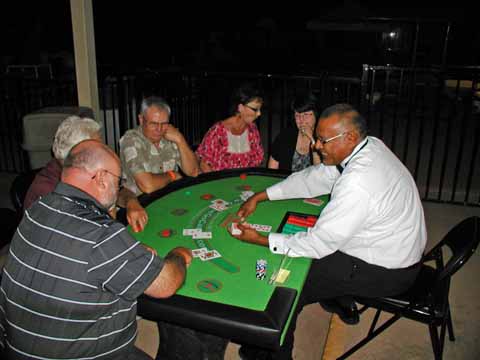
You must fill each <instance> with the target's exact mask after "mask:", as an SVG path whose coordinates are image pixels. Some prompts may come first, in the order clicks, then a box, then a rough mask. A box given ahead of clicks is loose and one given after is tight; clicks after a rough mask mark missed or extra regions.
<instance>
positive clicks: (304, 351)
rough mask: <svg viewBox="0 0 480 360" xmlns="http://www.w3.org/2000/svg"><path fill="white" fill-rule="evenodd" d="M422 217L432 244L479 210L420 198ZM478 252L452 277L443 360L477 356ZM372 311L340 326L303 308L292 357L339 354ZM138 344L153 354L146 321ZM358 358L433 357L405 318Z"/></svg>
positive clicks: (309, 359)
mask: <svg viewBox="0 0 480 360" xmlns="http://www.w3.org/2000/svg"><path fill="white" fill-rule="evenodd" d="M423 205H424V210H425V218H426V221H427V229H428V236H429V240H428V243H427V249H430V248H431V247H433V246H434V245H435V244H436V243H437V242H438V241H439V240H440V239H441V238H442V237H443V236H444V235H445V234H446V233H447V232H448V230H449V229H450V228H452V227H453V226H454V225H456V224H457V223H459V222H460V221H461V220H463V219H465V218H467V217H469V216H472V215H476V216H480V208H472V207H463V206H457V205H445V204H437V203H429V202H425V203H424V204H423ZM478 274H480V252H478V251H477V252H476V253H475V254H474V255H473V256H472V258H471V259H470V260H469V262H468V263H467V264H466V265H465V266H464V268H462V269H461V270H460V271H459V272H458V273H457V274H455V276H454V277H453V280H452V287H451V290H450V294H451V296H450V301H451V307H452V317H453V326H454V331H455V336H456V341H455V342H450V341H448V340H447V341H446V343H445V350H444V359H449V360H450V359H452V360H456V359H458V360H460V359H462V360H467V359H472V360H473V359H479V358H480V302H479V301H478V299H480V282H479V281H476V280H477V279H476V276H478ZM372 316H373V311H372V310H368V311H367V312H365V313H364V314H363V315H362V317H361V321H360V323H359V324H357V325H355V326H348V325H345V324H344V323H343V322H342V321H341V320H339V319H338V318H337V317H336V316H333V317H332V316H331V314H329V313H326V312H325V311H324V310H323V309H322V308H321V307H320V306H319V305H309V306H307V307H306V308H305V309H304V311H302V313H301V315H300V317H299V320H298V321H299V324H298V326H297V329H296V332H295V348H294V354H293V358H294V359H296V360H314V359H316V360H318V359H323V360H331V359H336V358H337V357H338V356H340V355H341V354H343V353H344V352H345V351H346V350H348V349H349V348H350V347H351V346H352V345H354V344H355V343H356V342H357V341H359V340H360V339H361V338H362V337H363V336H365V334H366V333H367V331H368V328H369V325H370V322H371V319H372ZM139 328H140V331H139V336H138V339H137V344H138V345H139V346H140V347H141V348H143V349H145V351H147V352H148V353H149V354H150V355H151V356H154V355H155V353H156V349H157V346H158V341H159V339H158V332H157V330H156V326H155V324H153V323H151V322H150V321H146V320H141V321H139ZM238 347H239V346H238V345H237V344H234V343H230V344H229V345H228V347H227V351H226V354H225V360H237V359H239V356H238ZM350 359H352V360H354V359H358V360H374V359H376V360H378V359H389V360H396V359H398V360H400V359H402V360H403V359H409V360H410V359H418V360H420V359H422V360H423V359H433V352H432V349H431V343H430V337H429V333H428V328H427V327H426V326H425V325H422V324H418V323H415V322H413V321H410V320H405V319H402V320H399V321H398V322H397V324H395V325H393V326H392V327H391V328H390V329H388V330H387V331H386V332H385V333H384V334H382V335H380V336H379V337H378V338H377V339H376V340H374V341H373V342H371V343H370V344H368V345H367V346H366V347H365V348H363V349H362V350H360V351H358V352H357V353H356V354H354V355H352V356H351V357H350Z"/></svg>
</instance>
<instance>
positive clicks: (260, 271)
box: [255, 259, 267, 280]
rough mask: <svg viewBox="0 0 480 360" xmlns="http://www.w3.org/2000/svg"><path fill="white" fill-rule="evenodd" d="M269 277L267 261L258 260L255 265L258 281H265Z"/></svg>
mask: <svg viewBox="0 0 480 360" xmlns="http://www.w3.org/2000/svg"><path fill="white" fill-rule="evenodd" d="M266 276H267V260H265V259H258V260H257V263H256V264H255V277H256V278H257V280H264V279H265V278H266Z"/></svg>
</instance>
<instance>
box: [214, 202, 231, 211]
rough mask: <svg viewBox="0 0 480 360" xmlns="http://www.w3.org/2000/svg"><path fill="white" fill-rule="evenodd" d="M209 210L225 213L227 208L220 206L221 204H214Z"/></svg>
mask: <svg viewBox="0 0 480 360" xmlns="http://www.w3.org/2000/svg"><path fill="white" fill-rule="evenodd" d="M209 208H211V209H214V210H216V211H225V210H227V209H228V207H227V206H225V205H221V204H216V203H214V204H212V205H210V206H209Z"/></svg>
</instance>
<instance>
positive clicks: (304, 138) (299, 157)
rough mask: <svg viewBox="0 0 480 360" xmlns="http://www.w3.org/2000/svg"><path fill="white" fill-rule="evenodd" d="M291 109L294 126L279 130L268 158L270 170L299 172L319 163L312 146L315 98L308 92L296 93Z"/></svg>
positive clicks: (315, 110)
mask: <svg viewBox="0 0 480 360" xmlns="http://www.w3.org/2000/svg"><path fill="white" fill-rule="evenodd" d="M291 108H292V110H293V113H294V117H295V125H296V127H293V126H289V127H287V128H285V129H283V130H282V131H281V132H280V134H279V135H278V136H277V137H276V138H275V141H274V142H273V144H272V151H271V154H270V158H269V159H268V167H269V168H270V169H283V170H291V171H300V170H303V169H305V168H307V167H309V166H310V165H312V164H313V165H317V164H320V162H321V159H320V156H319V154H318V153H317V152H316V151H314V149H313V148H312V145H313V144H315V140H314V138H313V132H314V130H315V124H316V122H317V121H316V119H317V98H316V97H315V95H313V94H312V93H311V92H307V93H302V94H299V95H297V96H296V97H295V99H294V100H293V101H292V105H291Z"/></svg>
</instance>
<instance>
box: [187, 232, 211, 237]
mask: <svg viewBox="0 0 480 360" xmlns="http://www.w3.org/2000/svg"><path fill="white" fill-rule="evenodd" d="M192 238H193V239H211V238H212V232H211V231H200V232H197V233H195V234H193V235H192Z"/></svg>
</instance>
